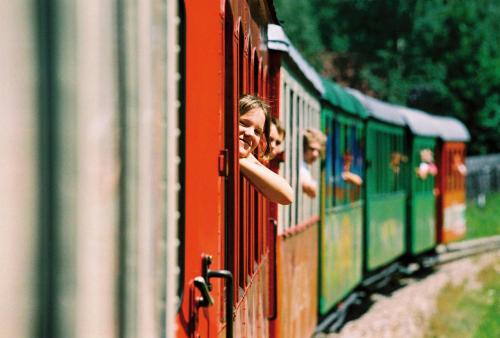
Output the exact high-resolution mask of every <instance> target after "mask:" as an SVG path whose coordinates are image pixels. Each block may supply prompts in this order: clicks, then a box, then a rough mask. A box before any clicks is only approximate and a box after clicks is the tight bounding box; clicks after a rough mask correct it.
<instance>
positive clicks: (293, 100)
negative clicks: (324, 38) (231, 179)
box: [268, 25, 323, 338]
mask: <svg viewBox="0 0 500 338" xmlns="http://www.w3.org/2000/svg"><path fill="white" fill-rule="evenodd" d="M268 39H269V49H270V50H271V56H272V57H271V58H272V61H273V62H272V66H271V74H272V85H271V88H273V89H275V90H279V92H277V93H276V94H275V95H273V96H274V97H280V100H279V103H280V104H279V107H278V106H276V107H275V111H274V113H275V115H276V116H277V117H279V118H280V120H281V122H282V123H283V125H284V127H285V129H286V137H285V156H284V161H283V162H281V164H280V168H279V170H280V174H281V175H283V176H284V177H285V178H286V179H287V181H288V182H289V183H290V184H291V185H292V187H293V189H294V191H295V197H294V200H295V202H294V203H293V204H291V205H290V206H279V208H278V209H279V210H276V209H272V217H273V218H274V219H276V217H277V219H278V227H277V235H278V236H277V239H276V256H275V257H276V269H277V270H276V271H273V272H274V273H273V274H272V276H278V278H277V280H276V281H275V282H276V283H275V284H273V285H271V288H270V290H271V296H272V298H271V299H273V300H275V301H276V302H275V303H273V307H272V310H273V312H272V314H273V317H272V319H273V321H272V323H271V336H274V337H284V338H288V337H309V336H311V335H312V333H313V332H314V328H315V326H316V321H317V283H318V282H317V276H318V221H319V204H320V203H319V201H320V197H319V184H318V197H317V198H315V199H314V198H309V197H307V196H306V195H305V194H304V193H303V192H302V188H301V186H300V184H299V167H300V165H301V163H302V161H303V155H302V154H303V144H302V137H303V131H304V129H306V128H311V127H312V128H316V129H318V130H319V129H320V104H319V96H320V93H321V92H322V90H323V87H322V84H321V79H320V78H319V76H318V75H317V73H316V72H315V71H314V69H313V68H312V67H311V66H310V65H309V64H308V63H307V62H306V61H305V60H304V59H303V58H302V57H301V56H300V54H299V53H298V51H297V50H296V49H295V48H294V47H293V46H292V45H291V44H290V42H289V40H288V39H287V37H286V36H285V34H284V32H283V30H282V29H281V27H279V26H277V25H269V28H268ZM319 162H320V161H319V160H318V161H316V163H315V164H313V166H312V169H311V172H312V175H313V176H314V178H315V179H316V180H317V181H318V182H319V181H320V180H319V177H320V165H319ZM274 286H276V288H274Z"/></svg>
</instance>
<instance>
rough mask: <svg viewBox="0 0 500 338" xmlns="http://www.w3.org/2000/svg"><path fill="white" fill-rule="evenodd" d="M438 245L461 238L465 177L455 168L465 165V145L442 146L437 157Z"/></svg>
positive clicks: (462, 234)
mask: <svg viewBox="0 0 500 338" xmlns="http://www.w3.org/2000/svg"><path fill="white" fill-rule="evenodd" d="M438 161H439V162H438V166H439V168H438V177H437V180H436V185H437V186H436V187H437V190H438V197H437V208H436V209H437V210H436V211H437V231H436V234H437V241H438V243H449V242H451V241H455V240H458V239H460V238H462V237H463V236H464V234H465V231H466V225H465V215H464V213H465V175H463V174H462V173H460V171H459V170H458V168H457V164H458V163H462V164H464V163H465V144H464V143H462V142H445V143H442V144H441V145H440V149H439V154H438Z"/></svg>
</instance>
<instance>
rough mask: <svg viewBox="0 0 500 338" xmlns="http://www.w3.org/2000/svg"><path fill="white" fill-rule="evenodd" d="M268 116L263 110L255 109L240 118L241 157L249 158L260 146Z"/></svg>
mask: <svg viewBox="0 0 500 338" xmlns="http://www.w3.org/2000/svg"><path fill="white" fill-rule="evenodd" d="M265 122H266V115H265V113H264V111H263V110H262V109H261V108H253V109H250V110H249V111H247V112H246V113H245V114H243V115H241V116H240V127H239V150H240V157H248V156H249V155H250V154H251V153H252V152H253V151H254V150H255V148H257V146H258V145H259V142H260V139H261V137H262V134H264V124H265Z"/></svg>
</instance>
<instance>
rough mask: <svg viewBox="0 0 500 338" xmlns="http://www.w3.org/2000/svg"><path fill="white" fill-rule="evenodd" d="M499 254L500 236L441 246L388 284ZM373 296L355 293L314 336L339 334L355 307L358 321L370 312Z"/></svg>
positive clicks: (400, 271) (403, 267)
mask: <svg viewBox="0 0 500 338" xmlns="http://www.w3.org/2000/svg"><path fill="white" fill-rule="evenodd" d="M496 250H500V236H491V237H487V238H479V239H472V240H466V241H461V242H455V243H450V244H446V245H439V246H438V247H436V250H435V251H434V252H433V253H432V254H427V255H425V256H422V257H419V258H418V260H417V261H415V262H411V263H409V264H407V265H399V269H398V270H397V271H395V272H394V274H393V275H392V276H390V278H387V279H386V284H389V283H392V282H399V281H400V279H401V278H402V277H405V278H408V277H410V278H411V277H412V276H415V275H417V274H418V273H421V272H424V271H429V270H430V269H432V268H434V267H438V266H440V265H444V264H446V263H450V262H453V261H456V260H460V259H463V258H467V257H471V256H474V255H479V254H483V253H486V252H490V251H496ZM404 286H406V284H399V288H401V287H404ZM380 287H381V288H383V287H385V285H382V284H380ZM373 293H377V291H376V290H372V291H371V292H368V291H367V290H366V289H364V288H363V287H361V288H360V289H359V290H355V291H354V292H353V293H352V294H350V295H349V296H348V297H347V298H346V299H345V300H344V301H343V302H341V303H340V304H339V305H338V306H337V308H336V310H335V311H332V312H331V313H330V314H329V315H328V316H327V317H325V318H324V319H323V320H322V321H320V323H319V324H318V326H317V327H316V331H315V333H317V334H318V333H334V332H338V331H339V330H340V329H341V328H342V327H343V326H344V324H345V323H347V322H348V321H349V320H350V319H352V318H351V317H352V316H351V315H350V308H351V307H353V305H360V306H358V307H357V310H356V312H357V315H355V317H358V316H359V315H360V313H363V312H364V311H366V310H367V309H368V308H369V305H366V304H367V303H370V304H371V302H370V300H369V298H370V295H371V294H373ZM365 307H366V309H365V310H363V309H362V308H365ZM360 308H361V309H360Z"/></svg>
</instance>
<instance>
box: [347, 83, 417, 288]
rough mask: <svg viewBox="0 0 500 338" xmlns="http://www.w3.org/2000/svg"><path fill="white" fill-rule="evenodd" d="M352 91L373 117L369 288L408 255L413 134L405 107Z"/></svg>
mask: <svg viewBox="0 0 500 338" xmlns="http://www.w3.org/2000/svg"><path fill="white" fill-rule="evenodd" d="M347 90H348V92H349V93H351V94H352V95H354V96H355V97H356V98H357V99H358V100H359V101H360V102H361V104H362V105H363V106H364V108H365V110H366V112H367V113H368V118H367V120H366V125H365V126H366V127H365V128H366V150H365V151H366V155H365V156H366V169H365V177H366V187H365V203H366V207H365V214H364V216H365V221H364V230H365V235H364V259H363V262H364V263H363V264H364V275H365V277H366V278H364V281H363V284H364V285H365V286H368V285H371V284H373V283H375V282H377V281H378V280H380V279H383V278H384V277H386V276H388V275H389V274H391V273H392V272H395V271H396V270H397V268H398V263H397V262H396V261H397V259H398V258H399V257H402V256H403V255H404V254H405V253H406V236H407V229H406V217H407V196H408V192H407V184H406V181H407V180H406V177H405V176H406V175H407V170H406V168H405V163H404V159H406V158H407V157H408V155H407V143H406V137H407V136H406V134H407V131H406V130H405V127H406V122H405V119H404V117H403V116H402V115H401V113H400V112H399V107H397V106H394V105H391V104H388V103H384V102H382V101H379V100H377V99H374V98H371V97H369V96H366V95H364V94H362V93H360V92H359V91H357V90H353V89H347ZM396 159H399V162H398V161H396Z"/></svg>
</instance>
